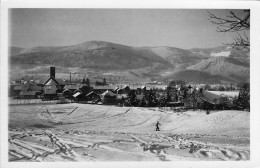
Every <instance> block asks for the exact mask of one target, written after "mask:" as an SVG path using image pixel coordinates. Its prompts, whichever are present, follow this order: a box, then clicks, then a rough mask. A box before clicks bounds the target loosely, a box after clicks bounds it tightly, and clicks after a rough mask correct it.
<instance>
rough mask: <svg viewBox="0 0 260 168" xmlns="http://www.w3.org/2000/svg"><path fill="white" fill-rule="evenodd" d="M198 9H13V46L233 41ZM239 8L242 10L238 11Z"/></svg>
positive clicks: (176, 44) (178, 44) (189, 45)
mask: <svg viewBox="0 0 260 168" xmlns="http://www.w3.org/2000/svg"><path fill="white" fill-rule="evenodd" d="M207 11H210V12H212V13H214V14H216V15H220V16H224V15H226V14H227V13H228V10H223V9H219V10H205V9H204V10H199V9H192V10H191V9H186V10H185V9H178V10H176V9H11V10H10V13H9V14H10V17H9V27H10V29H9V30H10V31H9V37H10V45H11V46H17V47H23V48H29V47H35V46H64V45H72V44H78V43H82V42H86V41H91V40H98V41H108V42H114V43H119V44H124V45H129V46H171V47H178V48H183V49H189V48H208V47H216V46H220V45H223V43H228V42H230V41H232V37H233V36H234V35H233V34H231V33H218V32H216V25H213V24H212V23H210V22H209V21H208V13H207ZM236 12H238V13H239V12H241V11H236Z"/></svg>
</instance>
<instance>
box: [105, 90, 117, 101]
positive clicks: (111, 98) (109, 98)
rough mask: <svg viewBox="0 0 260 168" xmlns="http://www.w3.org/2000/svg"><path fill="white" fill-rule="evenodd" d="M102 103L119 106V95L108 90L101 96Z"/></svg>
mask: <svg viewBox="0 0 260 168" xmlns="http://www.w3.org/2000/svg"><path fill="white" fill-rule="evenodd" d="M101 101H102V103H103V104H117V103H118V99H117V94H115V93H113V92H112V91H109V90H107V91H105V92H104V93H102V94H101Z"/></svg>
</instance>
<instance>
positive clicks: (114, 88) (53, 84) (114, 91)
mask: <svg viewBox="0 0 260 168" xmlns="http://www.w3.org/2000/svg"><path fill="white" fill-rule="evenodd" d="M212 88H214V89H212ZM249 91H250V90H249V88H248V85H246V84H244V85H243V86H241V85H240V87H238V86H236V85H233V86H232V85H230V87H227V85H206V84H186V83H185V81H182V80H172V81H170V82H169V83H168V85H167V84H165V83H164V82H157V81H154V82H149V83H145V84H108V83H107V82H106V79H105V78H104V79H103V81H102V82H99V81H96V83H95V84H93V85H92V84H90V81H89V79H88V78H83V79H82V80H81V82H78V83H72V82H71V81H70V82H65V81H64V80H62V79H59V78H55V67H50V76H49V78H48V79H46V80H45V81H43V80H42V81H34V80H27V81H19V83H15V82H13V84H11V85H10V92H9V94H10V97H11V98H12V99H13V100H15V99H18V100H20V101H16V102H20V103H21V104H23V102H25V100H33V99H36V100H37V99H38V100H41V101H43V102H44V101H45V102H46V101H55V102H56V103H71V102H74V103H75V102H76V103H85V104H86V103H89V104H101V105H102V104H104V105H118V106H136V107H176V108H174V109H204V110H207V111H208V110H228V109H229V110H231V109H233V110H234V109H235V110H245V109H246V110H249V109H250V106H249V104H250V102H249V101H250V100H249V96H250V92H249ZM10 102H11V104H12V102H15V101H10ZM27 102H28V101H27ZM30 102H33V101H30ZM36 102H39V101H36ZM25 103H26V102H25Z"/></svg>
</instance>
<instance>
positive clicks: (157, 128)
mask: <svg viewBox="0 0 260 168" xmlns="http://www.w3.org/2000/svg"><path fill="white" fill-rule="evenodd" d="M159 125H161V124H160V123H159V121H157V123H156V124H155V126H156V131H160V128H159Z"/></svg>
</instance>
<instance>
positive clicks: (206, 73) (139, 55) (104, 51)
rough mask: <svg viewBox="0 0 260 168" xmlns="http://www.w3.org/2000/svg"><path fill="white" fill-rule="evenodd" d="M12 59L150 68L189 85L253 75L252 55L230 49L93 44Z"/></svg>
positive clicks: (16, 54) (20, 52)
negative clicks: (251, 67) (197, 81)
mask: <svg viewBox="0 0 260 168" xmlns="http://www.w3.org/2000/svg"><path fill="white" fill-rule="evenodd" d="M10 55H11V58H10V63H11V65H13V66H16V67H17V66H19V65H26V66H27V65H28V66H29V67H33V66H41V65H45V66H46V65H52V66H60V67H67V68H68V67H77V68H83V69H84V68H92V69H101V70H121V71H125V70H134V69H142V68H147V69H148V70H147V72H146V74H147V76H151V77H153V75H156V78H157V77H158V78H160V79H162V78H163V79H166V78H170V77H174V76H180V75H181V74H182V75H184V76H187V78H185V79H186V80H187V81H188V80H189V79H193V80H195V79H194V77H192V75H190V74H194V76H197V79H201V80H206V78H207V81H208V79H210V80H211V81H216V80H214V79H213V78H218V79H221V78H222V77H223V79H224V80H226V81H236V80H238V81H239V80H242V79H243V80H244V79H249V72H250V70H249V69H250V65H249V52H246V51H239V50H236V49H233V48H229V47H226V46H220V47H216V48H208V49H203V48H195V49H189V50H186V49H180V48H175V47H169V46H160V47H132V46H126V45H121V44H115V43H110V42H105V41H89V42H84V43H80V44H76V45H69V46H58V47H56V46H49V47H41V46H39V47H33V48H29V49H22V48H13V47H11V48H10ZM26 66H25V67H26ZM164 72H167V75H166V76H162V74H163V73H164ZM188 76H190V77H188ZM200 76H201V77H200ZM210 76H211V77H210ZM154 77H155V76H154ZM221 80H222V79H221ZM221 80H218V81H221Z"/></svg>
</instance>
